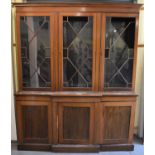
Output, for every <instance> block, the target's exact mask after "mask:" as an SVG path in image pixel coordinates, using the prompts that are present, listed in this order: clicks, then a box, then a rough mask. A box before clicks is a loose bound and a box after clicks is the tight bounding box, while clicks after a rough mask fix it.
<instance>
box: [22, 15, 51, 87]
mask: <svg viewBox="0 0 155 155" xmlns="http://www.w3.org/2000/svg"><path fill="white" fill-rule="evenodd" d="M49 22H50V18H49V17H46V16H31V17H30V16H23V17H21V18H20V37H21V60H22V78H23V87H31V88H39V87H51V74H50V28H49V26H50V25H49V24H50V23H49Z"/></svg>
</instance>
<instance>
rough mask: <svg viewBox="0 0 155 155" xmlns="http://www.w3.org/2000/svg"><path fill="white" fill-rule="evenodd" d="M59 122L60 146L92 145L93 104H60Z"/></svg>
mask: <svg viewBox="0 0 155 155" xmlns="http://www.w3.org/2000/svg"><path fill="white" fill-rule="evenodd" d="M58 121H59V143H60V144H90V143H91V144H92V140H93V130H94V129H93V127H94V106H93V104H92V103H59V113H58Z"/></svg>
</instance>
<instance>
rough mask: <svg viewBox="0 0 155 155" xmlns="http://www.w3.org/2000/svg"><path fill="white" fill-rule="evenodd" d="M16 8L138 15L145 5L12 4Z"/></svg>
mask: <svg viewBox="0 0 155 155" xmlns="http://www.w3.org/2000/svg"><path fill="white" fill-rule="evenodd" d="M12 6H14V7H18V8H19V7H37V8H38V7H47V8H49V7H53V8H55V7H57V8H62V7H64V8H65V7H67V8H74V7H83V8H85V9H83V12H85V11H97V12H98V11H104V12H129V13H132V12H133V13H138V12H139V10H140V9H141V8H142V6H143V4H133V3H93V2H91V3H77V2H76V3H17V2H16V3H12Z"/></svg>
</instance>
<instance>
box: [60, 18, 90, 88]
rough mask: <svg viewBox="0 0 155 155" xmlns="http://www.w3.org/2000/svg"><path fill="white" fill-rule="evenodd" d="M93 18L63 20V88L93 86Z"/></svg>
mask: <svg viewBox="0 0 155 155" xmlns="http://www.w3.org/2000/svg"><path fill="white" fill-rule="evenodd" d="M92 33H93V19H92V17H64V18H63V81H64V83H63V86H64V87H91V86H92V37H93V34H92Z"/></svg>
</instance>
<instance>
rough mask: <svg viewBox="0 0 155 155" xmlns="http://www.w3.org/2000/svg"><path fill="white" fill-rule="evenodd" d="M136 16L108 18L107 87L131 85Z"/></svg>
mask: <svg viewBox="0 0 155 155" xmlns="http://www.w3.org/2000/svg"><path fill="white" fill-rule="evenodd" d="M134 34H135V18H118V17H107V18H106V36H105V37H106V41H105V73H104V74H105V82H104V83H105V84H104V87H105V88H110V87H114V88H118V87H131V86H132V70H133V51H134Z"/></svg>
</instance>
